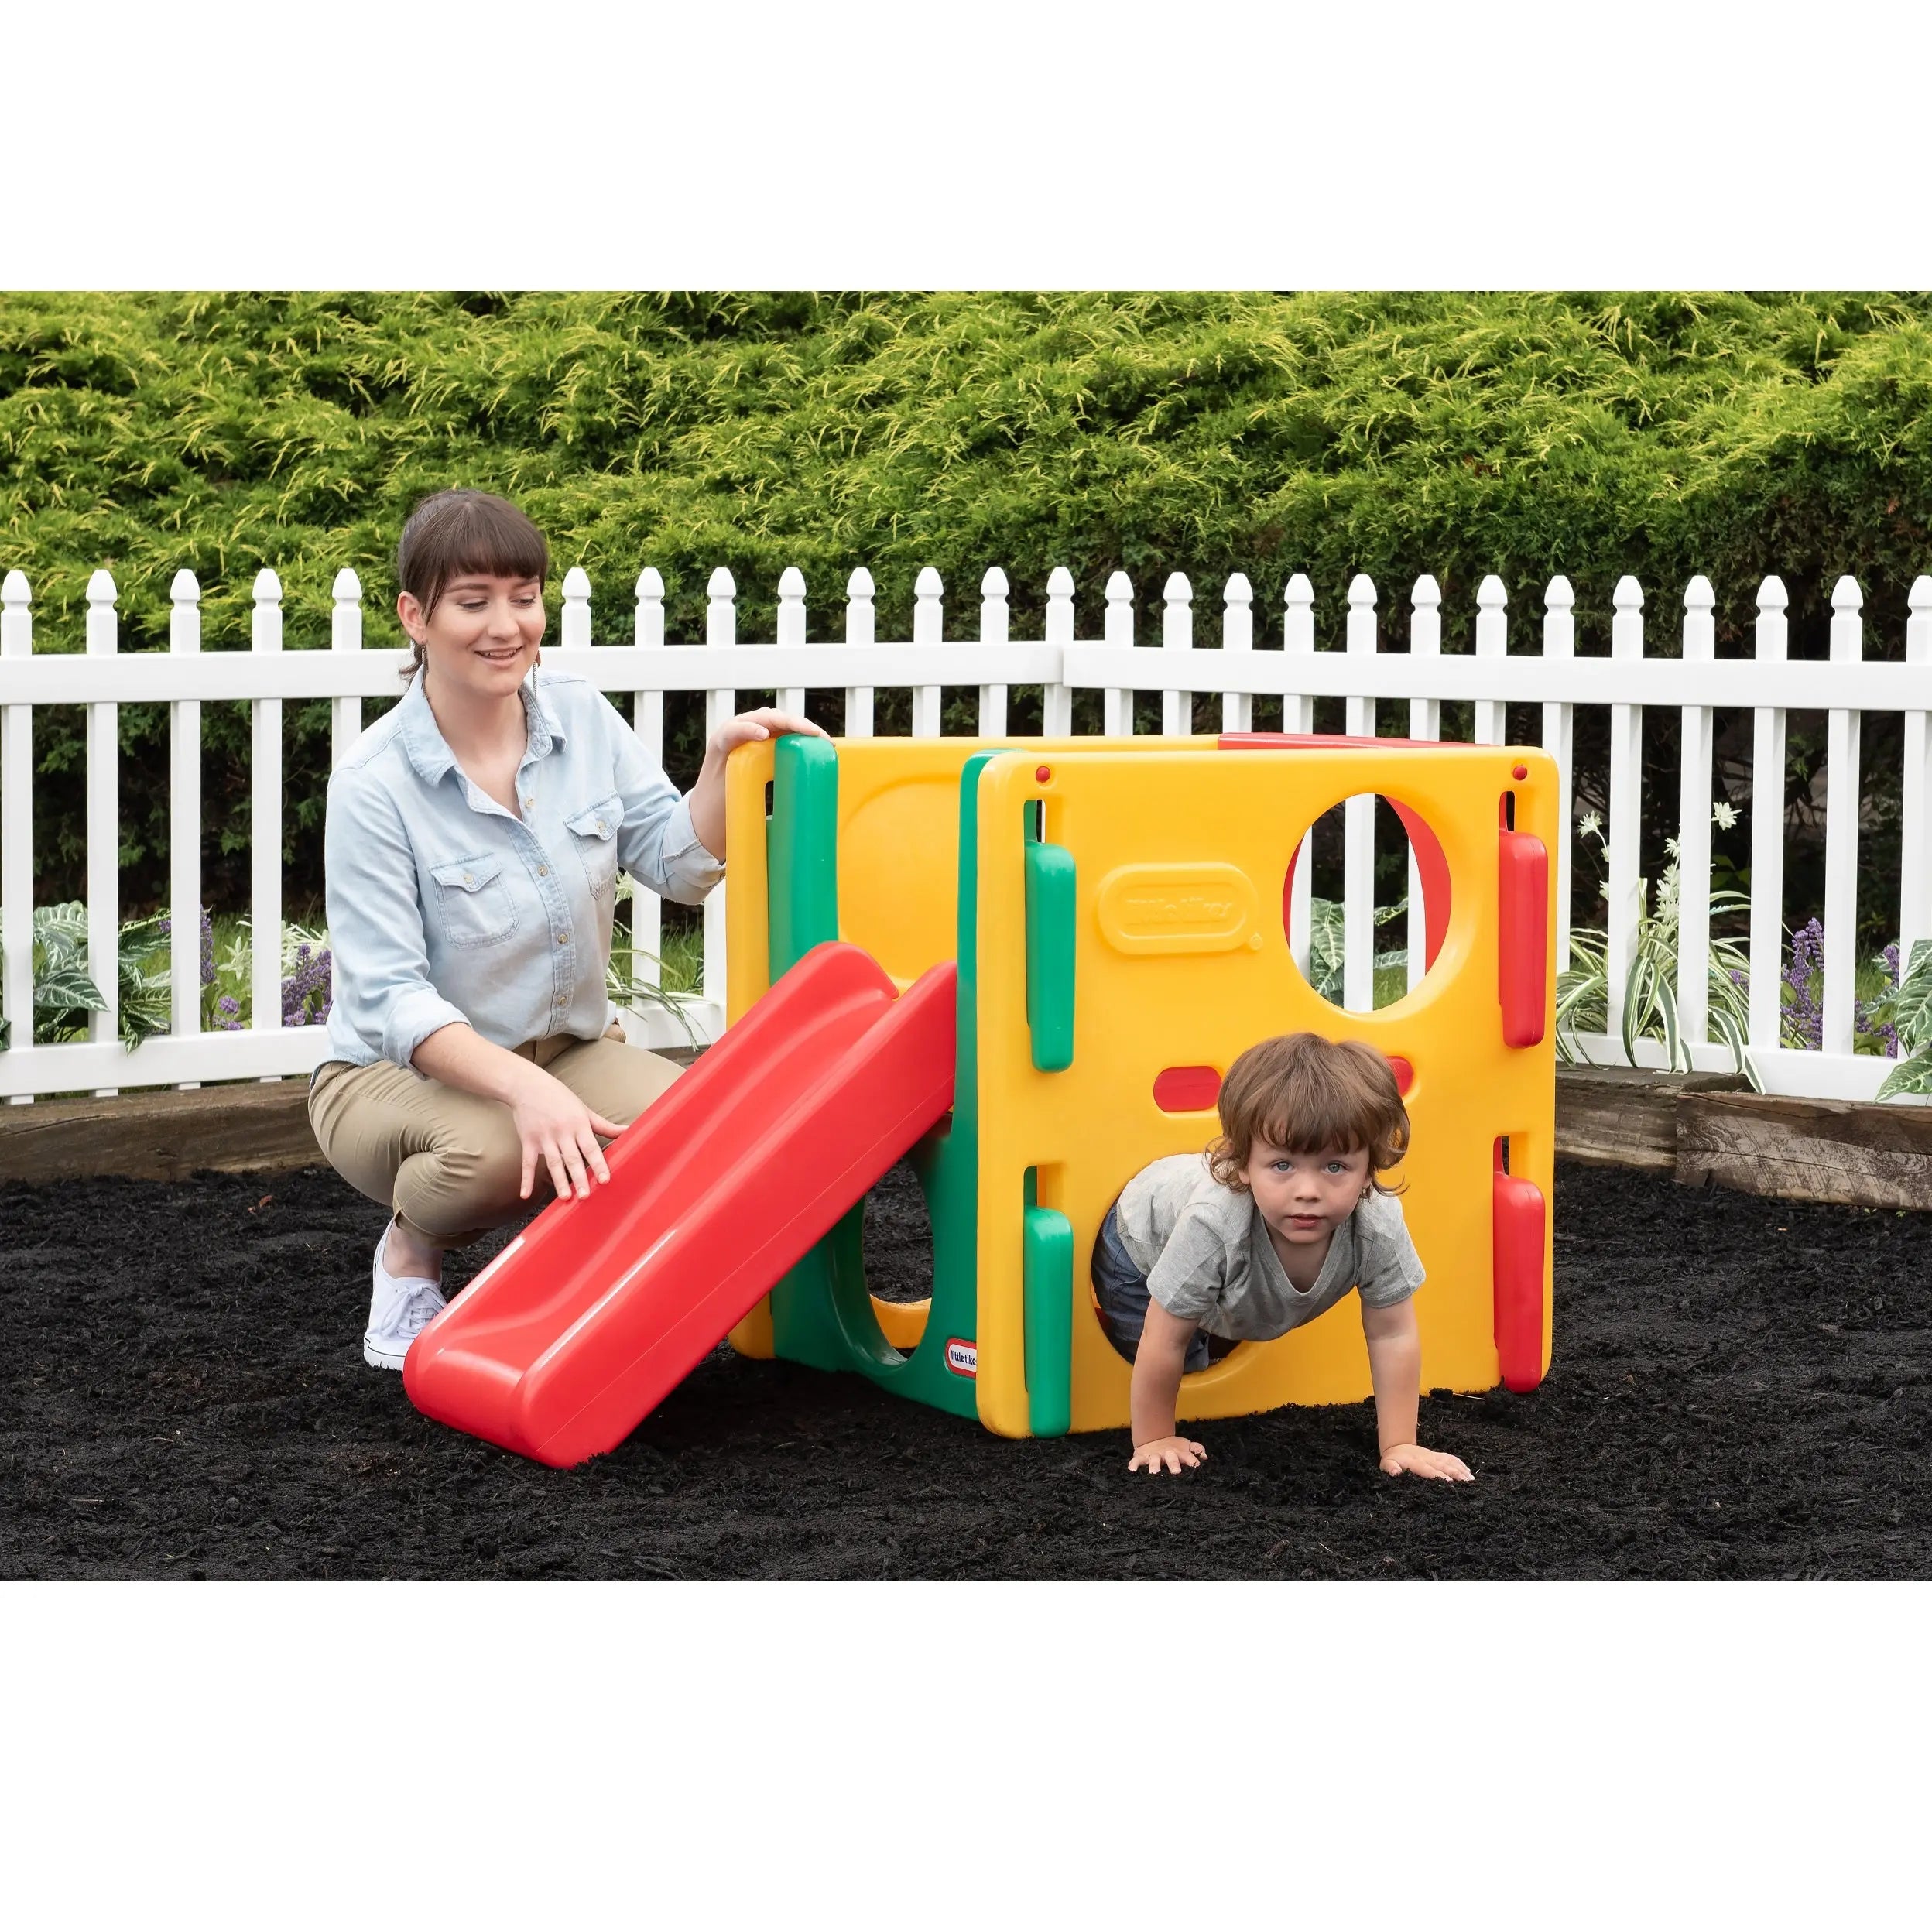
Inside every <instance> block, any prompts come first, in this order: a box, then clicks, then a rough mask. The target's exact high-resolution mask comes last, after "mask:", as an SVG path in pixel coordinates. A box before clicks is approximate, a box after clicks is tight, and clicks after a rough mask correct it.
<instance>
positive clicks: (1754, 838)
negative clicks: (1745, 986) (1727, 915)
mask: <svg viewBox="0 0 1932 1932" xmlns="http://www.w3.org/2000/svg"><path fill="white" fill-rule="evenodd" d="M1789 601H1790V600H1789V599H1788V598H1786V595H1785V590H1784V584H1783V581H1782V580H1781V579H1780V578H1778V577H1766V579H1765V580H1764V581H1763V582H1762V584H1759V586H1758V619H1757V630H1756V645H1755V651H1754V656H1755V659H1756V663H1759V664H1761V665H1762V664H1782V663H1783V662H1784V661H1785V653H1786V647H1787V644H1788V642H1789V631H1788V623H1787V620H1786V617H1785V610H1786V605H1787V604H1788V602H1789ZM1784 737H1785V714H1784V713H1783V711H1782V710H1780V709H1776V708H1774V707H1772V706H1769V705H1764V704H1761V705H1759V706H1757V707H1756V708H1755V709H1754V710H1753V711H1752V714H1751V1027H1750V1033H1749V1043H1750V1045H1751V1047H1752V1051H1753V1052H1756V1053H1766V1052H1769V1050H1771V1049H1772V1048H1773V1047H1776V1045H1777V1044H1778V1043H1779V1040H1780V1036H1781V1035H1782V1033H1783V1026H1782V1025H1781V1023H1780V1015H1781V1014H1782V1012H1783V1000H1784V994H1783V971H1784V779H1785V755H1784V752H1785V746H1784Z"/></svg>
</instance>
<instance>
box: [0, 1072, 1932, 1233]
mask: <svg viewBox="0 0 1932 1932" xmlns="http://www.w3.org/2000/svg"><path fill="white" fill-rule="evenodd" d="M670 1057H671V1058H673V1059H678V1060H687V1061H688V1060H689V1059H690V1057H691V1056H690V1054H689V1053H682V1052H680V1053H673V1054H671V1055H670ZM307 1094H308V1083H307V1081H303V1080H283V1081H268V1082H255V1081H251V1082H248V1083H245V1084H243V1083H238V1084H234V1085H224V1086H218V1087H204V1088H199V1089H198V1090H197V1091H194V1092H191V1093H180V1092H176V1091H148V1092H136V1093H128V1094H117V1095H115V1096H114V1097H112V1098H108V1099H67V1100H45V1101H37V1102H36V1103H35V1104H34V1105H32V1106H29V1107H9V1108H5V1109H0V1183H3V1182H8V1181H26V1182H29V1183H32V1184H36V1185H43V1184H47V1183H50V1182H54V1181H62V1180H81V1179H84V1178H86V1177H90V1176H94V1175H117V1176H120V1177H124V1178H126V1179H128V1180H186V1179H187V1177H189V1176H190V1174H193V1173H197V1172H200V1171H202V1170H214V1171H215V1172H217V1173H245V1172H249V1171H252V1170H262V1171H263V1172H269V1173H276V1172H286V1171H287V1170H290V1169H293V1168H298V1167H311V1166H316V1165H317V1164H318V1163H320V1160H321V1158H322V1156H321V1153H320V1150H319V1149H317V1146H316V1144H315V1139H314V1137H313V1135H311V1134H310V1132H309V1122H308V1114H307V1107H306V1105H305V1103H306V1101H307ZM1557 1153H1558V1155H1559V1156H1562V1157H1564V1158H1565V1159H1567V1160H1580V1161H1586V1162H1588V1163H1591V1164H1593V1165H1595V1166H1612V1167H1645V1168H1650V1169H1653V1170H1664V1169H1669V1170H1673V1171H1674V1173H1675V1174H1676V1176H1677V1180H1678V1181H1679V1182H1680V1183H1681V1184H1683V1185H1684V1186H1687V1187H1702V1186H1704V1185H1706V1184H1715V1185H1717V1186H1718V1187H1732V1188H1735V1189H1737V1190H1738V1191H1739V1192H1741V1193H1744V1194H1762V1195H1769V1196H1773V1197H1777V1198H1779V1199H1782V1200H1786V1201H1827V1202H1841V1203H1844V1204H1847V1205H1849V1206H1853V1207H1862V1208H1920V1209H1932V1107H1925V1106H1918V1105H1910V1104H1907V1105H1889V1106H1878V1105H1859V1104H1856V1103H1854V1102H1851V1101H1835V1100H1796V1099H1790V1098H1785V1097H1783V1096H1781V1095H1775V1094H1753V1093H1750V1092H1749V1091H1745V1090H1744V1088H1743V1082H1742V1081H1741V1080H1739V1079H1738V1078H1737V1077H1735V1076H1734V1075H1731V1074H1660V1073H1653V1072H1651V1071H1649V1070H1647V1069H1645V1068H1633V1067H1564V1068H1563V1069H1562V1070H1560V1071H1559V1073H1558V1074H1557Z"/></svg>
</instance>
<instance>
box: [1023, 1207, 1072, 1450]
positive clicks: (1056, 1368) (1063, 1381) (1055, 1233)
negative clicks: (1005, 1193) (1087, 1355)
mask: <svg viewBox="0 0 1932 1932" xmlns="http://www.w3.org/2000/svg"><path fill="white" fill-rule="evenodd" d="M1021 1239H1022V1241H1023V1242H1024V1244H1025V1249H1024V1255H1025V1260H1024V1268H1023V1282H1024V1284H1025V1286H1024V1293H1025V1296H1026V1423H1027V1427H1029V1428H1030V1429H1031V1430H1033V1434H1035V1435H1036V1436H1064V1435H1065V1434H1067V1432H1068V1430H1070V1429H1071V1428H1072V1427H1073V1426H1074V1224H1073V1223H1072V1222H1071V1221H1069V1220H1068V1219H1067V1217H1066V1216H1065V1215H1064V1214H1061V1213H1060V1211H1058V1210H1057V1208H1028V1209H1027V1210H1026V1214H1025V1218H1024V1221H1023V1233H1022V1235H1021Z"/></svg>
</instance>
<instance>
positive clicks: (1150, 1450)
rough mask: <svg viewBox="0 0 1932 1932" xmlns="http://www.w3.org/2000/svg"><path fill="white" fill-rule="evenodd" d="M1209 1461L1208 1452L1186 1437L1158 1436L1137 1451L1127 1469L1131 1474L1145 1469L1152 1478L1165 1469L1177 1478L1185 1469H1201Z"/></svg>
mask: <svg viewBox="0 0 1932 1932" xmlns="http://www.w3.org/2000/svg"><path fill="white" fill-rule="evenodd" d="M1207 1460H1208V1451H1206V1450H1205V1449H1204V1448H1202V1447H1201V1444H1199V1443H1197V1442H1190V1441H1189V1440H1187V1437H1185V1436H1157V1437H1155V1439H1154V1440H1153V1441H1152V1442H1143V1443H1142V1444H1141V1445H1140V1446H1139V1447H1138V1448H1137V1449H1136V1450H1135V1451H1134V1453H1133V1456H1132V1459H1131V1460H1130V1461H1129V1463H1128V1464H1127V1468H1128V1471H1129V1473H1130V1474H1131V1473H1132V1471H1134V1470H1136V1469H1145V1470H1146V1471H1147V1473H1148V1475H1150V1476H1157V1475H1160V1472H1161V1471H1162V1470H1163V1469H1165V1470H1166V1471H1167V1473H1168V1475H1170V1476H1177V1475H1180V1472H1181V1471H1182V1470H1184V1469H1197V1468H1200V1466H1201V1464H1203V1463H1204V1462H1205V1461H1207Z"/></svg>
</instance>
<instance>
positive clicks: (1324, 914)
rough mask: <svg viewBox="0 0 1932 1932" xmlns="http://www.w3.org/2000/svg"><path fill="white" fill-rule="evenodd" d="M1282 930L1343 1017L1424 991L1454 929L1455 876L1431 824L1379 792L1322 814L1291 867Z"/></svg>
mask: <svg viewBox="0 0 1932 1932" xmlns="http://www.w3.org/2000/svg"><path fill="white" fill-rule="evenodd" d="M1281 916H1282V929H1283V931H1284V932H1285V933H1286V935H1287V939H1288V948H1289V951H1290V954H1291V955H1292V956H1293V958H1294V961H1295V963H1296V965H1297V968H1299V969H1300V971H1301V972H1302V974H1303V977H1304V978H1306V979H1307V982H1308V984H1309V985H1310V987H1311V988H1313V989H1314V992H1316V994H1317V995H1318V996H1319V997H1321V999H1325V1000H1327V1002H1329V1003H1330V1004H1331V1005H1334V1006H1337V1007H1339V1008H1341V1009H1342V1010H1343V1011H1344V1012H1374V1011H1375V1010H1376V1009H1379V1008H1380V1007H1383V1006H1392V1005H1394V1004H1395V1003H1396V1001H1398V1000H1399V999H1404V998H1406V996H1407V995H1409V994H1410V992H1413V990H1414V989H1415V988H1416V987H1418V986H1420V985H1421V983H1422V981H1423V978H1425V977H1426V976H1427V971H1428V969H1429V968H1430V967H1431V966H1433V965H1434V963H1435V960H1436V957H1437V954H1439V953H1440V951H1441V950H1442V942H1443V939H1444V936H1445V935H1446V934H1447V931H1448V929H1449V866H1448V862H1447V859H1446V858H1444V855H1443V850H1442V845H1441V842H1440V840H1438V839H1437V837H1436V835H1435V834H1434V832H1433V831H1431V830H1430V827H1429V824H1428V822H1427V820H1425V819H1423V817H1421V815H1420V814H1419V813H1417V812H1416V811H1414V810H1413V809H1412V808H1411V807H1408V806H1406V805H1402V804H1399V803H1396V801H1395V800H1392V799H1389V798H1385V797H1383V796H1382V795H1381V794H1379V793H1373V792H1363V793H1357V794H1356V795H1355V796H1354V797H1351V798H1348V799H1345V800H1342V801H1341V803H1339V804H1336V805H1333V806H1331V807H1329V809H1328V810H1327V811H1325V812H1324V813H1323V814H1321V817H1319V818H1317V820H1315V822H1314V824H1312V825H1311V826H1310V827H1309V828H1308V831H1307V834H1305V835H1304V837H1303V839H1302V841H1301V844H1300V846H1299V847H1298V848H1297V850H1296V851H1295V853H1294V855H1293V857H1292V858H1290V860H1289V862H1288V871H1287V875H1286V878H1285V879H1283V882H1282V892H1281Z"/></svg>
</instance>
